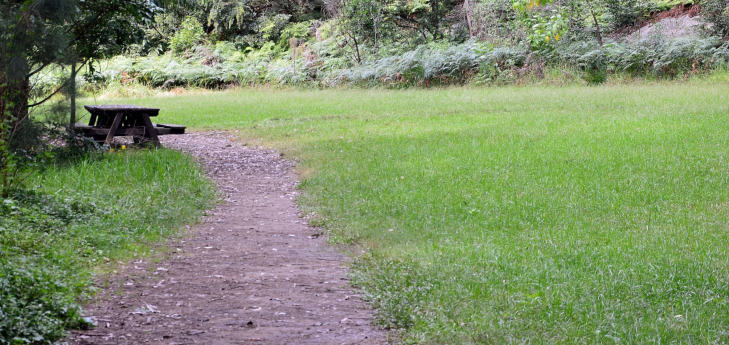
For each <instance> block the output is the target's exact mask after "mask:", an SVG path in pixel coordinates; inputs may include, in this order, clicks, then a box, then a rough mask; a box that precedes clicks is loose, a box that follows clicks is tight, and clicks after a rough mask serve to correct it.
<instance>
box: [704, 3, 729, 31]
mask: <svg viewBox="0 0 729 345" xmlns="http://www.w3.org/2000/svg"><path fill="white" fill-rule="evenodd" d="M699 4H700V5H701V12H702V14H703V16H704V20H705V21H706V23H708V24H709V26H708V27H707V28H706V29H707V31H708V32H709V33H710V34H712V35H717V36H720V37H726V36H728V35H729V2H727V0H702V1H701V2H700V3H699Z"/></svg>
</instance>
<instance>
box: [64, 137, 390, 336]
mask: <svg viewBox="0 0 729 345" xmlns="http://www.w3.org/2000/svg"><path fill="white" fill-rule="evenodd" d="M234 138H235V136H233V135H231V134H230V133H225V132H208V133H192V134H186V135H180V136H173V135H170V136H164V137H162V140H163V145H164V146H166V147H170V148H175V149H179V150H183V151H187V152H190V153H192V154H193V155H195V156H197V157H198V158H199V160H200V161H201V163H202V164H203V165H204V167H205V168H206V170H207V171H208V173H209V174H210V176H211V177H212V178H213V179H214V180H215V181H216V182H217V183H218V185H219V188H220V190H221V193H223V194H224V202H223V203H222V204H220V205H219V206H218V207H217V208H215V209H214V210H213V211H211V212H210V213H209V216H208V217H207V218H206V219H205V220H204V222H203V223H202V224H199V225H195V226H193V227H192V228H191V229H190V231H189V236H187V237H184V238H182V239H178V240H175V241H172V242H170V243H169V244H168V246H167V247H166V248H167V249H166V253H165V255H164V258H163V259H162V260H160V261H158V260H155V261H156V262H150V260H149V259H142V260H137V261H133V262H130V263H127V264H124V265H123V267H121V268H120V270H119V273H117V274H114V275H112V276H111V277H106V278H103V279H101V280H100V281H99V286H100V287H101V288H100V291H99V293H98V296H97V299H96V300H97V302H95V303H94V304H92V305H89V306H86V308H85V309H84V310H85V312H86V314H87V315H88V316H91V317H92V319H93V320H94V321H95V322H96V323H97V324H98V326H97V327H96V328H94V329H92V330H87V331H77V332H74V333H72V334H71V335H70V336H69V338H68V339H67V341H68V342H69V343H70V344H141V343H150V344H249V343H251V344H386V343H388V342H387V336H386V333H385V332H383V331H380V330H376V329H374V328H373V326H372V324H371V323H372V315H373V311H372V310H371V309H370V308H369V307H368V305H367V304H366V303H364V302H363V301H362V300H361V298H360V297H359V296H358V295H357V292H356V291H355V290H354V289H353V288H352V287H351V286H350V285H349V281H348V278H347V266H346V265H347V257H346V256H343V255H342V254H340V253H338V252H337V251H336V250H334V249H333V248H331V247H330V246H329V245H327V243H326V241H325V239H324V237H323V236H320V234H321V232H320V230H318V229H316V228H313V227H311V226H309V225H307V222H306V220H305V219H304V218H300V214H299V211H298V209H297V207H296V205H295V204H294V201H293V199H294V197H295V196H296V193H297V192H296V184H297V181H296V176H295V175H294V173H293V169H292V168H293V164H292V163H291V162H290V161H287V160H285V159H282V158H281V157H280V155H279V154H277V153H276V152H274V151H268V150H261V149H256V148H248V147H245V146H242V145H239V144H238V142H237V141H234V140H233V139H234ZM160 248H162V247H160Z"/></svg>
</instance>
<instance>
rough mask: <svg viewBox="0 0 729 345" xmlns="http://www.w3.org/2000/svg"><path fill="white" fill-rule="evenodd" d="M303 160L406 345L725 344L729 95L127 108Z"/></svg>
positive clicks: (304, 97) (184, 101) (350, 98)
mask: <svg viewBox="0 0 729 345" xmlns="http://www.w3.org/2000/svg"><path fill="white" fill-rule="evenodd" d="M107 103H132V104H140V105H147V106H155V107H160V108H162V112H161V114H162V115H161V116H160V118H159V119H157V122H160V123H179V124H185V125H188V126H190V127H193V128H197V129H210V128H216V129H221V128H222V129H232V130H239V131H240V132H239V133H240V135H241V138H242V139H241V140H243V141H247V142H248V143H249V145H265V146H268V147H275V148H278V149H281V150H282V151H283V152H284V153H285V154H286V155H287V156H289V157H291V158H295V159H297V160H298V161H299V165H298V166H299V169H300V172H301V174H302V178H303V182H302V184H301V187H302V189H303V190H304V194H303V195H302V197H301V198H300V202H301V205H302V207H303V208H304V210H305V211H307V212H316V214H317V217H318V220H319V222H320V223H321V224H323V225H324V226H325V227H326V228H327V229H328V230H329V231H330V232H331V238H332V240H333V241H335V242H339V243H347V244H349V245H348V246H347V247H346V248H351V250H352V251H354V252H355V253H356V254H357V255H358V259H357V260H356V262H355V265H354V271H353V276H354V278H355V279H354V281H355V283H356V284H358V285H359V286H361V287H362V288H363V289H364V290H365V291H366V293H367V294H368V297H369V298H370V300H371V301H372V303H373V304H374V305H375V306H376V307H378V308H379V313H380V322H381V323H382V324H383V325H385V326H388V327H392V328H396V329H401V330H402V332H401V333H400V334H401V335H402V339H403V341H404V342H405V343H426V344H427V343H442V344H510V343H517V344H519V343H531V344H542V343H544V344H547V343H559V344H565V343H569V344H583V343H606V344H614V343H624V344H637V343H655V344H668V343H681V344H713V343H729V85H727V84H726V83H707V82H695V83H675V84H655V85H637V86H636V85H623V86H605V87H563V88H544V87H526V88H483V89H479V88H452V89H438V90H405V91H386V90H339V91H277V92H266V91H236V92H218V93H203V94H191V95H183V96H177V97H169V98H150V99H136V100H114V101H112V102H108V101H107Z"/></svg>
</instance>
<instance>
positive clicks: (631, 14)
mask: <svg viewBox="0 0 729 345" xmlns="http://www.w3.org/2000/svg"><path fill="white" fill-rule="evenodd" d="M603 3H604V6H605V9H606V12H607V14H608V15H610V18H609V19H608V22H609V23H610V27H611V29H613V30H616V29H620V28H622V27H624V26H632V25H635V24H636V23H637V22H638V21H639V20H640V19H641V18H643V17H644V16H646V15H648V14H649V13H650V12H652V11H654V10H655V9H656V6H655V5H654V3H653V2H652V1H650V0H603Z"/></svg>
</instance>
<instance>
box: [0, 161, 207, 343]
mask: <svg viewBox="0 0 729 345" xmlns="http://www.w3.org/2000/svg"><path fill="white" fill-rule="evenodd" d="M65 150H75V149H74V148H67V149H65ZM72 158H74V159H73V160H70V161H69V160H66V161H64V162H62V163H64V164H56V165H51V166H50V167H49V168H48V169H46V170H44V171H42V172H38V173H36V175H34V176H32V177H31V179H30V181H29V184H33V185H38V186H39V187H37V189H35V190H30V191H29V190H15V191H13V193H11V194H9V196H8V197H7V198H2V199H0V201H1V202H2V203H0V266H1V267H0V316H1V317H0V343H2V344H15V343H18V344H37V343H52V342H54V341H56V340H58V339H59V337H61V336H62V335H63V334H64V332H65V329H67V328H69V327H80V326H83V320H82V319H81V318H80V315H81V309H80V308H79V307H78V305H77V302H78V301H80V300H83V298H84V297H85V296H88V294H89V293H91V292H92V287H91V283H92V280H91V278H92V276H91V271H92V270H93V269H94V267H96V266H98V265H99V264H100V263H101V262H106V261H108V260H111V259H113V258H116V259H121V258H124V257H128V256H130V255H131V254H130V252H134V253H137V252H138V251H139V250H140V249H144V247H143V246H141V245H140V243H149V242H153V241H157V240H159V239H160V238H163V237H164V236H168V235H170V234H173V233H174V232H175V231H176V230H177V228H178V227H179V226H181V225H182V224H183V223H185V222H189V221H193V220H195V219H196V218H197V217H199V216H200V215H201V212H202V210H204V209H206V208H207V207H208V206H209V205H210V202H211V201H212V199H213V198H214V197H215V195H214V187H213V185H212V184H211V183H210V182H209V181H207V180H206V179H205V178H204V176H203V174H202V172H201V171H200V170H199V167H198V166H197V165H196V163H195V162H194V161H193V160H192V158H190V157H187V156H185V155H183V154H181V153H179V152H175V151H169V150H154V151H139V152H127V151H124V152H121V153H116V154H109V153H107V154H106V155H104V156H98V155H96V156H92V157H88V156H86V158H83V155H75V156H73V157H72ZM59 163H61V162H59ZM41 186H42V187H41Z"/></svg>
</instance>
